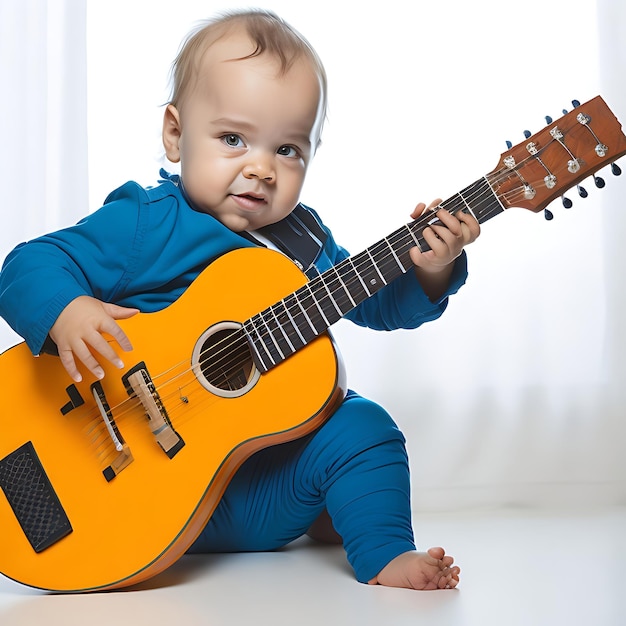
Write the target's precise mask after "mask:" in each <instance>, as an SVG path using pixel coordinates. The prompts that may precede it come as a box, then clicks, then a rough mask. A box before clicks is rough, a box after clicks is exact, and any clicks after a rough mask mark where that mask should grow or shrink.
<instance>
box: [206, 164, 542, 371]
mask: <svg viewBox="0 0 626 626" xmlns="http://www.w3.org/2000/svg"><path fill="white" fill-rule="evenodd" d="M532 158H534V157H532ZM529 159H530V157H529ZM522 164H523V163H521V164H520V165H518V167H520V166H521V165H522ZM511 175H512V171H511V170H510V169H508V168H506V169H505V168H503V169H502V170H498V171H496V172H494V173H492V174H490V175H488V176H487V177H485V179H486V180H487V181H488V182H489V184H490V188H489V189H485V188H484V187H481V186H480V185H478V191H476V192H475V193H474V196H472V195H470V196H468V197H467V198H466V200H467V203H468V204H470V205H471V204H472V203H474V202H476V199H477V198H480V197H481V196H483V197H484V196H485V195H486V194H487V193H489V196H487V200H490V199H491V196H493V197H494V198H498V194H497V193H496V192H495V191H493V185H494V183H495V184H499V182H501V181H504V180H506V179H508V178H510V177H511ZM477 182H479V181H477ZM474 185H476V183H475V184H474ZM523 192H524V188H523V186H521V185H519V184H518V189H517V190H510V191H508V192H507V193H506V194H501V196H502V195H507V196H512V195H514V194H518V195H523ZM459 195H460V194H457V196H453V197H452V198H450V199H448V200H445V201H442V202H441V203H440V205H439V207H441V208H447V207H448V206H449V205H454V204H455V203H456V202H457V198H458V197H459ZM501 196H500V197H501ZM462 206H464V203H463V204H462V205H461V206H459V207H458V208H457V209H454V208H453V210H452V212H456V210H460V208H461V207H462ZM502 210H504V208H503V207H502V206H501V205H500V204H498V205H497V206H494V208H492V209H489V211H487V212H486V213H484V214H483V215H484V216H486V217H487V219H490V218H491V217H492V216H493V215H495V214H497V213H500V212H501V211H502ZM432 219H433V217H432V213H429V214H426V215H425V216H420V218H418V219H417V220H415V221H414V222H413V223H411V224H408V225H406V226H407V227H408V228H409V229H410V230H411V232H413V234H415V231H418V233H417V237H418V240H419V241H420V242H421V243H423V241H424V240H423V238H422V237H421V232H420V231H421V230H423V228H422V227H425V226H427V225H429V222H430V221H431V220H432ZM484 221H486V220H484ZM401 231H402V229H399V230H398V231H395V232H394V233H392V235H390V236H388V237H387V238H386V239H385V240H382V241H381V242H377V243H376V244H374V245H373V246H371V247H370V248H368V249H367V250H369V252H371V253H372V255H373V256H375V257H377V258H378V264H379V265H382V264H384V263H387V262H389V261H393V262H395V257H394V256H393V253H392V254H388V255H386V256H382V257H380V255H379V250H378V249H377V247H379V248H383V249H384V250H385V251H386V250H387V245H386V244H387V242H388V241H389V239H390V238H392V237H401V239H404V242H405V243H404V245H405V248H406V249H402V250H400V251H399V249H398V247H397V246H396V247H395V248H394V252H396V253H397V252H399V254H400V256H403V255H404V254H405V253H406V252H407V251H408V249H409V248H410V247H413V245H414V240H413V237H411V236H410V234H406V235H402V233H401ZM363 255H364V253H360V254H359V255H356V256H355V257H350V259H346V260H345V262H342V263H344V265H343V266H342V265H341V263H340V264H338V265H337V266H335V267H334V268H331V270H330V271H329V272H328V275H329V276H331V278H330V279H328V276H326V275H323V278H321V277H316V278H315V279H313V280H312V281H310V282H309V283H308V284H307V285H305V286H304V287H303V288H302V289H304V290H305V291H306V296H305V299H307V300H308V299H311V300H313V301H314V304H313V305H312V306H309V305H306V304H303V301H302V297H300V298H298V296H297V295H296V296H294V294H289V295H288V296H286V297H285V298H283V300H281V301H279V302H277V303H275V304H274V305H272V306H271V307H268V308H267V309H266V310H264V311H262V312H261V313H258V314H256V315H255V316H253V318H251V320H254V319H255V318H260V320H261V321H262V322H264V323H263V324H262V325H261V326H258V325H254V324H253V325H254V327H255V328H254V329H255V331H256V332H257V333H258V334H259V338H260V339H261V340H262V341H263V342H266V343H267V345H269V346H270V348H271V346H272V344H273V341H272V340H271V339H269V341H268V338H269V337H271V336H272V331H271V329H270V327H269V326H268V325H267V322H268V320H267V319H266V318H265V317H264V315H265V314H267V313H268V312H269V313H270V314H272V315H273V314H275V312H276V311H275V309H276V307H283V308H284V309H285V310H286V311H287V312H288V314H290V315H291V317H292V319H298V318H300V317H302V316H303V315H306V316H307V317H308V318H309V320H310V321H311V322H312V324H313V326H316V324H317V326H319V325H320V324H321V325H322V327H323V328H322V331H321V332H323V331H324V330H325V329H326V328H327V324H326V323H325V321H324V320H323V319H322V315H321V314H319V313H318V312H316V311H317V307H318V305H321V307H322V311H324V308H323V307H324V304H325V301H326V300H335V301H337V295H336V294H337V293H339V294H342V293H343V294H345V292H353V291H354V288H355V286H357V287H359V284H360V279H359V278H358V277H357V278H354V277H352V278H349V280H348V282H346V281H345V280H344V279H345V274H344V276H342V275H341V274H340V271H341V269H342V267H345V266H346V265H350V266H351V268H353V269H354V271H355V272H356V273H357V274H360V273H362V267H363V266H364V265H365V266H367V267H370V266H371V263H370V262H369V260H368V259H365V258H364V256H363ZM362 258H363V259H364V260H363V262H361V261H360V260H359V259H362ZM352 273H353V272H351V271H349V276H350V275H351V274H352ZM331 282H332V283H339V287H338V288H332V287H331V289H333V291H330V292H329V291H328V290H326V286H328V283H331ZM320 285H321V286H322V287H323V290H320ZM302 289H299V290H297V291H296V292H295V293H296V294H297V293H298V292H300V293H302ZM318 291H320V292H321V297H320V296H319V295H318V294H317V292H318ZM291 296H294V297H295V298H296V300H297V302H296V303H294V304H292V305H291V306H290V305H289V303H288V302H286V299H287V298H289V297H291ZM344 300H345V299H344ZM301 305H302V307H303V308H304V309H305V312H304V313H303V312H302V311H301V309H300V306H301ZM345 305H348V306H350V303H349V302H347V301H342V302H340V303H339V308H340V309H341V308H342V306H345ZM331 310H332V309H331ZM275 317H278V316H275ZM246 321H248V320H246ZM275 321H276V322H277V320H275V319H272V318H269V323H270V325H271V326H272V327H274V330H276V326H278V327H279V328H278V330H280V325H279V324H274V322H275ZM302 328H305V329H306V324H302V325H301V326H300V329H302ZM281 332H282V331H281ZM287 332H288V331H287ZM306 334H309V333H308V332H307V333H306ZM278 338H279V340H280V335H278ZM288 339H290V340H292V341H294V342H295V343H297V344H302V341H301V340H299V337H296V334H294V333H293V332H292V333H290V334H289V337H288ZM311 339H312V338H311ZM269 342H272V343H269ZM236 343H238V342H232V341H231V340H230V338H226V339H224V340H223V345H224V350H222V351H218V352H217V353H216V352H215V347H216V346H215V345H213V346H211V347H210V348H209V351H212V356H213V357H214V358H216V357H217V359H221V360H222V361H223V363H221V364H220V363H219V361H218V363H217V365H218V366H220V367H221V368H222V369H228V368H229V367H230V363H229V361H228V360H227V359H228V358H229V357H230V355H231V354H232V353H233V352H234V350H232V348H233V346H234V345H235V344H236ZM284 347H287V346H284ZM287 351H288V352H289V353H291V352H292V350H291V349H289V350H287ZM220 352H224V354H223V355H220ZM276 356H279V355H278V354H276ZM204 357H205V355H204V354H201V356H200V359H201V360H202V359H203V358H204ZM225 359H226V360H225Z"/></svg>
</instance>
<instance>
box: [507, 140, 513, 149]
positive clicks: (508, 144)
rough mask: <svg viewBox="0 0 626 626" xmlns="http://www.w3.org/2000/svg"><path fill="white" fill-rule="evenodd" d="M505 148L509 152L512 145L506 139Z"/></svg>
mask: <svg viewBox="0 0 626 626" xmlns="http://www.w3.org/2000/svg"><path fill="white" fill-rule="evenodd" d="M506 147H507V148H508V149H509V150H510V149H511V148H512V147H513V144H512V143H511V142H510V141H509V140H508V139H507V140H506Z"/></svg>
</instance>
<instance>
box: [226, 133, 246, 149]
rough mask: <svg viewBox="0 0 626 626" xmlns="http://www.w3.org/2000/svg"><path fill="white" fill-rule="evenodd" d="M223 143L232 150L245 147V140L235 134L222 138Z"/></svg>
mask: <svg viewBox="0 0 626 626" xmlns="http://www.w3.org/2000/svg"><path fill="white" fill-rule="evenodd" d="M222 141H223V142H224V143H225V144H226V145H227V146H230V147H231V148H241V147H243V146H244V143H243V140H242V139H241V137H240V136H239V135H236V134H235V133H228V135H224V136H223V137H222Z"/></svg>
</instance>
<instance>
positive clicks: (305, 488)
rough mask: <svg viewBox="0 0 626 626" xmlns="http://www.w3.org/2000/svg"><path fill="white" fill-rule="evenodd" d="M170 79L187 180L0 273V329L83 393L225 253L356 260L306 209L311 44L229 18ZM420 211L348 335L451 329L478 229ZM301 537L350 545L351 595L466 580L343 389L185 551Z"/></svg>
mask: <svg viewBox="0 0 626 626" xmlns="http://www.w3.org/2000/svg"><path fill="white" fill-rule="evenodd" d="M173 79H174V80H173V93H172V97H171V101H170V103H169V104H168V105H167V107H166V108H165V113H164V119H163V144H164V147H165V153H166V155H167V158H168V160H169V161H171V162H172V163H180V175H171V174H167V173H166V172H162V175H163V177H164V178H165V180H162V181H161V182H160V184H159V185H158V186H156V187H151V188H147V189H144V188H142V187H140V186H139V185H137V184H136V183H132V182H130V183H127V184H125V185H124V186H122V187H121V188H119V189H117V190H116V191H114V192H113V193H112V194H111V195H110V196H109V197H108V198H107V200H106V202H105V204H104V206H103V207H102V208H101V209H99V210H98V211H96V212H94V213H93V214H91V215H89V216H87V217H86V218H85V219H83V220H82V221H81V222H80V223H79V224H77V225H75V226H73V227H70V228H67V229H64V230H62V231H59V232H57V233H53V234H50V235H46V236H43V237H40V238H39V239H36V240H33V241H31V242H28V243H26V244H22V245H20V246H18V247H17V248H16V249H15V250H14V251H13V252H12V253H11V254H10V255H9V257H7V260H6V262H5V265H4V267H3V270H2V272H1V273H0V294H1V297H0V313H1V314H2V316H3V317H4V318H5V319H6V320H7V321H8V322H9V324H11V325H12V326H13V328H14V329H15V330H16V331H17V332H18V333H20V334H21V335H22V336H23V337H24V338H25V340H26V342H27V344H28V345H29V347H30V349H31V350H32V351H33V353H34V354H39V353H40V352H42V351H52V352H55V353H58V355H59V358H60V359H61V362H62V363H63V365H64V367H65V369H66V370H67V372H68V374H69V376H71V377H72V378H73V379H74V380H75V381H80V380H82V378H83V376H84V375H93V376H95V377H96V378H102V377H103V376H104V370H103V369H102V367H101V362H102V360H103V359H104V360H107V361H110V362H111V363H113V364H114V365H116V366H117V367H119V368H122V367H123V363H122V361H121V359H120V356H119V353H118V352H119V348H121V350H123V351H129V350H132V345H131V342H132V337H127V336H126V335H125V333H124V332H123V331H122V329H121V327H120V326H119V325H118V324H117V321H116V320H120V319H124V318H127V317H130V316H132V315H134V314H135V313H137V312H138V311H144V312H147V311H156V310H159V309H162V308H164V307H166V306H168V305H169V304H171V303H172V302H174V301H175V300H176V299H177V298H178V297H179V296H180V295H181V294H182V293H183V292H184V290H185V289H186V288H187V287H188V286H189V285H190V284H191V282H192V281H193V280H194V279H195V278H196V277H197V276H198V274H199V273H200V272H201V271H202V270H203V269H204V268H205V267H206V266H207V265H208V264H210V263H211V262H212V261H213V260H215V259H216V258H217V257H219V256H221V255H223V254H225V253H226V252H228V251H230V250H234V249H236V248H241V247H250V246H258V245H269V246H272V247H274V246H275V247H277V248H278V249H279V250H281V251H282V252H283V253H285V254H287V255H289V256H291V257H292V258H293V259H294V260H296V261H297V262H298V263H299V264H300V265H301V266H302V267H303V268H304V269H305V270H306V273H307V275H309V276H310V275H311V271H312V270H314V271H319V272H321V271H324V270H326V269H328V268H330V267H332V266H334V265H336V264H337V263H338V262H340V261H342V260H343V259H345V258H347V257H348V253H347V251H346V250H345V249H344V248H342V247H341V246H339V245H338V244H337V243H336V242H335V240H334V238H333V236H332V233H331V232H330V230H329V229H328V228H327V227H326V226H325V225H324V224H323V222H322V221H321V219H320V218H319V216H318V215H317V213H316V212H314V211H313V210H312V209H310V208H308V207H306V206H304V205H303V204H301V203H300V192H301V189H302V185H303V182H304V180H305V175H306V173H307V169H308V167H309V164H310V162H311V159H312V158H313V156H314V154H315V152H316V149H317V147H318V146H319V143H320V136H321V132H322V126H323V123H324V120H325V115H326V100H327V85H326V74H325V71H324V68H323V66H322V63H321V62H320V60H319V58H318V56H317V54H316V53H315V51H314V50H313V49H312V47H311V46H310V45H309V44H308V43H307V41H306V40H305V39H304V38H303V37H302V36H301V35H300V34H299V33H297V32H296V31H295V30H294V29H293V28H291V27H290V26H289V25H288V24H286V23H285V22H284V21H283V20H281V19H280V18H278V17H277V16H276V15H274V14H273V13H270V12H266V11H260V10H252V11H241V12H234V13H229V14H225V15H222V16H220V17H218V18H217V19H215V20H213V21H211V22H209V23H207V24H205V25H204V26H203V27H202V28H200V29H199V30H197V31H196V32H195V33H193V34H192V35H191V36H190V37H189V38H188V39H187V41H186V42H185V44H184V46H183V48H182V50H181V52H180V54H179V55H178V57H177V59H176V61H175V63H174V71H173ZM426 210H431V211H433V215H435V214H436V217H437V218H438V221H435V222H434V223H433V224H432V225H431V226H430V227H428V228H426V229H425V231H424V233H423V237H424V239H425V241H426V242H427V243H428V247H429V248H430V249H429V250H428V251H425V252H422V251H420V249H419V248H418V247H417V246H416V247H414V248H412V249H411V250H410V259H411V261H412V263H413V264H414V267H413V268H411V269H410V270H409V271H407V272H405V273H403V274H402V275H401V276H400V277H399V278H398V279H396V280H394V281H393V282H391V283H389V284H388V285H386V286H384V287H383V288H382V289H380V290H379V291H378V292H377V293H375V294H374V295H372V297H370V298H367V299H366V300H365V301H364V302H362V303H361V304H359V305H358V306H356V307H355V308H354V309H353V310H352V311H350V312H349V313H348V314H346V317H347V318H348V319H350V320H352V321H353V322H355V323H357V324H360V325H364V326H369V327H371V328H374V329H380V330H392V329H395V328H416V327H418V326H419V325H421V324H422V323H424V322H426V321H430V320H434V319H436V318H438V317H439V316H440V315H441V314H442V313H443V311H444V310H445V307H446V305H447V301H448V296H449V295H451V294H453V293H455V292H456V291H457V290H458V289H459V288H460V286H461V285H462V284H463V282H464V281H465V278H466V257H465V252H464V251H463V248H464V247H465V246H466V245H467V244H469V243H471V242H473V241H474V240H475V239H476V237H478V235H479V226H478V223H477V222H476V220H475V219H474V217H473V216H472V215H469V214H467V215H466V214H464V213H461V214H459V215H456V216H455V215H452V214H450V213H449V212H447V211H445V210H443V209H438V208H437V202H435V203H433V204H432V205H431V206H430V207H428V208H427V207H425V205H424V204H422V203H420V204H418V205H417V207H416V209H415V210H414V211H413V213H412V215H411V217H412V218H414V219H415V218H417V217H418V216H419V215H421V214H422V213H423V212H424V211H426ZM435 212H436V213H435ZM294 224H297V227H296V226H294ZM285 233H286V234H285ZM278 235H280V236H278ZM270 280H271V277H270ZM109 336H110V337H112V338H113V339H114V341H113V342H110V341H107V337H109ZM115 344H117V346H116V345H115ZM307 532H308V533H309V534H310V535H311V536H312V537H314V538H316V539H320V540H323V541H340V542H342V544H343V546H344V548H345V550H346V554H347V558H348V560H349V562H350V564H351V565H352V567H353V569H354V571H355V575H356V577H357V579H358V580H359V581H361V582H365V583H370V584H381V585H388V586H394V587H409V588H414V589H444V588H453V587H455V586H456V585H457V584H458V582H459V572H460V569H459V568H458V567H457V566H454V564H453V558H452V557H450V556H448V555H446V554H445V552H444V550H443V549H442V548H439V547H435V548H430V549H429V550H428V551H426V552H419V551H417V550H416V548H415V543H414V539H413V531H412V526H411V503H410V479H409V464H408V459H407V454H406V449H405V440H404V437H403V435H402V433H401V432H400V431H399V429H398V428H397V426H396V424H395V423H394V422H393V420H392V419H391V417H390V416H389V415H388V414H387V412H386V411H385V410H384V409H383V408H381V407H380V406H379V405H377V404H375V403H374V402H371V401H369V400H367V399H365V398H363V397H362V396H360V395H358V394H357V393H356V392H354V391H352V390H349V391H348V392H347V394H346V397H345V399H344V400H343V402H342V403H341V404H340V406H339V408H338V409H337V410H336V411H335V412H334V413H333V414H332V415H331V416H330V417H329V418H328V420H327V421H326V422H325V423H324V424H323V425H322V426H321V427H320V428H318V429H317V430H315V431H314V432H312V433H311V434H309V435H307V436H305V437H302V438H300V439H297V440H295V441H292V442H289V443H285V444H281V445H278V446H272V447H268V448H266V449H264V450H262V451H260V452H257V453H256V454H254V455H253V456H251V457H250V458H249V459H247V461H245V462H244V464H243V465H242V466H241V468H240V469H239V470H238V471H237V473H236V474H235V476H234V477H233V478H232V480H231V481H230V483H229V485H228V487H227V489H226V492H225V494H224V496H223V497H222V499H221V501H220V503H219V505H218V507H217V509H216V510H215V512H214V514H213V515H212V516H211V519H210V520H209V522H208V523H207V525H206V527H205V528H204V530H203V531H202V533H201V534H200V536H199V537H198V538H197V540H196V541H195V543H194V544H193V545H192V547H191V550H190V551H192V552H223V551H244V550H272V549H276V548H279V547H281V546H284V545H286V544H287V543H289V542H291V541H293V540H295V539H296V538H298V537H300V536H302V535H304V534H305V533H307Z"/></svg>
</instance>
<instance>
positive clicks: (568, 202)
mask: <svg viewBox="0 0 626 626" xmlns="http://www.w3.org/2000/svg"><path fill="white" fill-rule="evenodd" d="M561 201H562V202H563V206H564V207H565V208H566V209H571V208H572V207H573V206H574V204H573V202H572V201H571V200H570V199H569V198H566V197H565V196H561Z"/></svg>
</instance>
